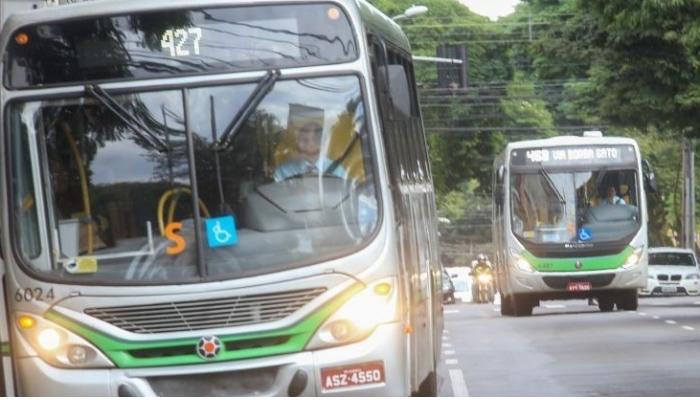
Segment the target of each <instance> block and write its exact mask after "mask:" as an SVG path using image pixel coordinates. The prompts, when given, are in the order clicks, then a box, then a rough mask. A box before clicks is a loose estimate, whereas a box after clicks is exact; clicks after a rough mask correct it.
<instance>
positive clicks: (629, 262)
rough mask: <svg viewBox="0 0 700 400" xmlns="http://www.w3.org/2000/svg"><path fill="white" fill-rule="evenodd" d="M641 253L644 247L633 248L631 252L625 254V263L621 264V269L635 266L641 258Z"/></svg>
mask: <svg viewBox="0 0 700 400" xmlns="http://www.w3.org/2000/svg"><path fill="white" fill-rule="evenodd" d="M643 254H644V247H639V248H637V249H634V251H633V252H632V254H630V255H629V256H627V259H626V260H625V263H624V264H622V269H630V268H634V267H636V266H637V264H638V263H639V261H641V260H642V255H643Z"/></svg>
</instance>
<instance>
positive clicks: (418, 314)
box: [369, 36, 435, 388]
mask: <svg viewBox="0 0 700 400" xmlns="http://www.w3.org/2000/svg"><path fill="white" fill-rule="evenodd" d="M369 42H370V45H371V47H372V52H371V54H370V57H371V60H372V67H373V69H372V72H373V77H374V82H375V88H376V95H377V102H378V104H379V109H380V114H381V125H382V131H383V136H384V146H385V148H386V155H387V161H388V166H389V175H390V178H389V179H390V187H391V193H392V199H393V202H394V206H395V207H394V210H395V213H396V214H397V215H396V223H397V227H396V228H397V233H398V238H397V239H398V240H399V247H400V248H399V254H400V256H401V260H400V262H401V268H402V275H403V277H402V282H403V284H404V285H405V286H406V291H405V297H404V301H405V304H406V315H405V317H404V318H406V322H407V323H408V325H409V327H410V329H409V330H408V332H410V354H409V355H410V360H411V361H410V369H411V380H412V382H413V384H414V385H415V386H414V387H416V388H417V385H418V384H420V383H421V381H422V380H423V378H424V377H425V376H426V373H429V372H431V370H432V365H433V362H434V359H435V358H434V356H433V346H432V343H431V334H430V333H431V332H430V330H431V326H430V323H431V320H430V318H429V314H430V312H431V305H430V294H429V293H428V288H429V286H428V285H429V282H428V281H429V279H428V277H426V276H425V274H423V273H422V272H424V271H422V268H421V264H422V263H423V262H422V261H421V255H422V254H423V252H421V251H420V250H419V247H420V246H423V245H424V244H423V243H422V242H421V241H420V238H419V236H418V235H419V233H418V232H419V231H420V230H421V229H423V227H422V226H419V225H420V224H421V223H423V221H422V219H421V213H420V210H419V205H418V202H419V198H418V197H419V196H420V195H419V194H417V193H415V192H416V190H415V188H414V187H413V185H412V184H411V183H414V182H412V179H411V178H412V176H413V174H414V173H415V169H416V166H415V161H416V159H415V158H414V157H411V154H415V153H414V149H411V148H410V145H411V143H412V142H413V141H412V140H409V138H408V126H409V123H408V121H409V120H410V117H411V113H410V105H409V106H406V101H410V98H409V97H410V95H411V94H412V93H411V92H410V90H408V82H409V81H408V79H407V76H406V69H405V66H404V64H405V63H406V62H410V61H406V60H408V59H406V57H403V56H402V55H400V54H398V53H396V52H393V51H391V50H389V49H387V45H386V43H384V42H383V41H382V40H381V39H379V38H376V37H373V36H370V40H369ZM398 92H404V93H398ZM407 109H409V111H408V112H407V111H406V110H407Z"/></svg>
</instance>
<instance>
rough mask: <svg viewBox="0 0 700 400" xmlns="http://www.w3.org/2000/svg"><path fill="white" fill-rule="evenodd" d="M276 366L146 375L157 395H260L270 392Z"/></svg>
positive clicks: (276, 371) (275, 373)
mask: <svg viewBox="0 0 700 400" xmlns="http://www.w3.org/2000/svg"><path fill="white" fill-rule="evenodd" d="M278 370H279V367H266V368H256V369H251V370H242V371H228V372H214V373H208V374H199V375H175V376H157V377H149V378H146V380H147V381H148V383H149V384H150V386H151V389H153V392H154V393H155V394H156V395H157V396H161V397H164V396H178V397H180V396H187V397H201V396H246V397H250V396H261V395H265V394H267V393H269V392H270V390H271V389H272V388H273V385H274V383H275V378H276V376H277V373H278Z"/></svg>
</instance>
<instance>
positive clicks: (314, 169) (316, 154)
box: [273, 122, 345, 182]
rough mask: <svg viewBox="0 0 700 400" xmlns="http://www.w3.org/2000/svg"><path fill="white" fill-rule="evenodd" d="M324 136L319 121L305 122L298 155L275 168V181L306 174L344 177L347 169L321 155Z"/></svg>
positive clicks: (298, 143)
mask: <svg viewBox="0 0 700 400" xmlns="http://www.w3.org/2000/svg"><path fill="white" fill-rule="evenodd" d="M322 136H323V128H322V127H321V125H320V124H319V123H317V122H308V123H306V124H304V125H303V126H302V127H301V129H299V133H298V135H297V153H298V156H297V158H295V159H292V160H289V161H286V162H284V163H283V164H282V165H280V166H279V167H278V168H277V169H276V170H275V173H274V175H273V177H274V179H275V182H280V181H283V180H285V179H289V178H291V177H294V176H300V175H305V174H330V175H334V176H337V177H340V178H344V177H345V169H344V168H343V167H342V166H341V165H339V163H336V162H334V161H332V160H330V159H329V158H328V157H325V156H323V157H321V156H320V154H321V137H322ZM329 169H330V170H329Z"/></svg>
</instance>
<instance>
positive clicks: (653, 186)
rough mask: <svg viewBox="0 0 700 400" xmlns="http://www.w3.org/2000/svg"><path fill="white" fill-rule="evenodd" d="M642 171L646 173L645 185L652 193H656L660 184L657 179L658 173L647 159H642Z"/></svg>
mask: <svg viewBox="0 0 700 400" xmlns="http://www.w3.org/2000/svg"><path fill="white" fill-rule="evenodd" d="M642 171H643V173H644V186H645V187H646V189H647V191H648V192H650V193H656V192H658V190H659V184H658V182H657V181H656V173H654V170H653V169H652V168H651V164H650V163H649V161H647V160H642Z"/></svg>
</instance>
